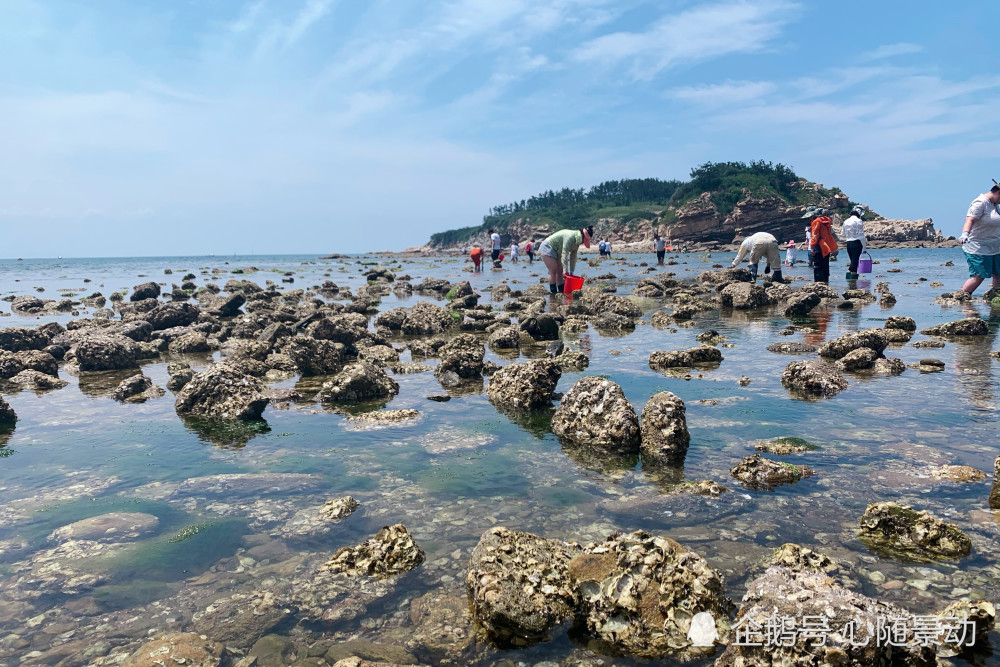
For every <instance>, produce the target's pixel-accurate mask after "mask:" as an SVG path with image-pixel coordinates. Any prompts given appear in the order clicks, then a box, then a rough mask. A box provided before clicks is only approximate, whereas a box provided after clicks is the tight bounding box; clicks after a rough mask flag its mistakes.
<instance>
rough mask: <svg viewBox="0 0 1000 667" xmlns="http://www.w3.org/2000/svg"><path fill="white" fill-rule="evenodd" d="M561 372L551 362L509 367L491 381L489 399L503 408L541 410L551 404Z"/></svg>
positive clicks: (488, 392)
mask: <svg viewBox="0 0 1000 667" xmlns="http://www.w3.org/2000/svg"><path fill="white" fill-rule="evenodd" d="M560 377H562V369H561V368H560V367H559V365H558V364H557V363H556V362H554V361H552V360H550V359H538V360H535V361H529V362H526V363H523V364H510V365H509V366H505V367H503V368H501V369H500V370H498V371H497V372H496V373H494V374H493V377H491V378H490V383H489V385H488V386H487V387H486V396H487V397H488V398H489V400H490V403H493V404H494V405H495V406H497V407H498V408H501V409H512V410H538V409H541V408H546V407H549V406H551V405H552V394H553V392H554V391H555V389H556V385H557V384H558V383H559V378H560Z"/></svg>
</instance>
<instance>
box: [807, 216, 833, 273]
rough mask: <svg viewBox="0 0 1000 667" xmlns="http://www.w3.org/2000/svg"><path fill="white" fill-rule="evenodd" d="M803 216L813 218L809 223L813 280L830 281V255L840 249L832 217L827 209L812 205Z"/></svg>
mask: <svg viewBox="0 0 1000 667" xmlns="http://www.w3.org/2000/svg"><path fill="white" fill-rule="evenodd" d="M802 217H803V218H812V222H811V223H809V231H810V233H811V236H810V238H809V256H810V257H811V258H812V266H813V280H814V281H815V282H818V283H829V282H830V255H831V254H833V253H835V252H836V251H837V249H838V247H837V240H836V239H834V238H833V231H832V229H831V223H832V221H831V220H830V217H829V216H828V215H827V214H826V209H823V208H817V207H815V206H810V207H809V208H807V209H806V212H805V214H804V215H803V216H802Z"/></svg>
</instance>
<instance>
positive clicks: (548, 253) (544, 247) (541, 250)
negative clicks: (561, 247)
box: [538, 241, 559, 259]
mask: <svg viewBox="0 0 1000 667" xmlns="http://www.w3.org/2000/svg"><path fill="white" fill-rule="evenodd" d="M538 254H539V255H541V256H542V257H551V258H552V259H559V255H557V254H556V251H555V250H553V249H552V246H550V245H549V244H548V242H547V241H542V244H541V245H540V246H538Z"/></svg>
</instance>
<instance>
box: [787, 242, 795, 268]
mask: <svg viewBox="0 0 1000 667" xmlns="http://www.w3.org/2000/svg"><path fill="white" fill-rule="evenodd" d="M797 253H798V249H797V248H796V247H795V241H794V240H791V241H789V242H788V248H787V249H786V250H785V264H786V265H788V266H791V267H794V266H795V255H796V254H797Z"/></svg>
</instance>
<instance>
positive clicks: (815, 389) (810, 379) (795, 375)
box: [781, 361, 847, 397]
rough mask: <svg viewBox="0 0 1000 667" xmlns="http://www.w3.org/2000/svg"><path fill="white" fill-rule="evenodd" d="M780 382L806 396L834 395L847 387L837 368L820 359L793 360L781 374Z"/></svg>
mask: <svg viewBox="0 0 1000 667" xmlns="http://www.w3.org/2000/svg"><path fill="white" fill-rule="evenodd" d="M781 384H783V385H784V386H785V387H787V388H788V389H789V390H792V391H796V392H799V393H801V394H802V395H805V396H808V397H824V396H825V397H830V396H836V395H837V394H839V393H840V392H842V391H843V390H845V389H847V380H845V379H844V377H843V376H842V375H841V374H840V373H838V372H837V369H836V368H835V367H833V366H832V365H830V364H827V363H824V362H821V361H793V362H792V363H790V364H788V366H787V367H785V370H784V372H783V373H782V374H781Z"/></svg>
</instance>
